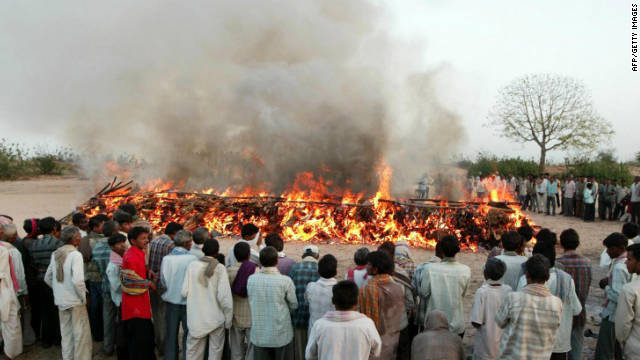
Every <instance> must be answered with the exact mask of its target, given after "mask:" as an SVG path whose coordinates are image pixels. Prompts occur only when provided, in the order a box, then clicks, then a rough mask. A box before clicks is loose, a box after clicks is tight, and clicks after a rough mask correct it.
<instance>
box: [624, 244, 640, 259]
mask: <svg viewBox="0 0 640 360" xmlns="http://www.w3.org/2000/svg"><path fill="white" fill-rule="evenodd" d="M627 253H629V254H630V255H631V256H633V258H634V259H636V260H637V261H640V244H633V245H629V247H627Z"/></svg>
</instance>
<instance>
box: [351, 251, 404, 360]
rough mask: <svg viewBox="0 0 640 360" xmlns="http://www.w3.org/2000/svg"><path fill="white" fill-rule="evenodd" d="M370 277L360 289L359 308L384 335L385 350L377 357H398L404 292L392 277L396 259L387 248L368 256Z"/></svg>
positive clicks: (381, 335) (379, 332)
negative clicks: (394, 259)
mask: <svg viewBox="0 0 640 360" xmlns="http://www.w3.org/2000/svg"><path fill="white" fill-rule="evenodd" d="M367 271H368V272H369V280H368V281H367V283H366V284H365V286H363V287H362V288H361V289H360V295H359V297H358V306H359V311H360V312H361V313H363V314H365V315H367V316H368V317H369V318H371V320H373V322H374V323H375V325H376V328H377V329H378V334H380V338H381V339H382V350H381V352H380V356H379V357H377V358H376V359H395V358H396V351H397V348H398V342H399V340H400V331H401V330H402V318H403V315H404V313H405V309H404V292H403V290H402V287H401V286H400V285H398V284H397V283H395V281H393V278H392V277H391V274H392V273H393V259H392V258H391V256H390V255H389V254H388V253H387V252H386V251H374V252H371V253H369V255H368V256H367Z"/></svg>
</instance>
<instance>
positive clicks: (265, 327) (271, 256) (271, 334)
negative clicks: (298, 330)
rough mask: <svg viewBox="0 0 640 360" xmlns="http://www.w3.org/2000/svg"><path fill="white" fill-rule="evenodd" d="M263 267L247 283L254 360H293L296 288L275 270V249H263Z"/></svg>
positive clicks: (261, 258) (261, 255) (289, 280)
mask: <svg viewBox="0 0 640 360" xmlns="http://www.w3.org/2000/svg"><path fill="white" fill-rule="evenodd" d="M260 263H261V264H262V270H260V271H259V272H257V273H255V274H253V275H252V276H251V277H249V281H248V282H247V293H248V295H249V304H250V306H251V343H252V344H253V356H254V360H263V359H269V360H276V359H278V360H280V359H282V360H291V359H293V351H292V350H293V349H292V346H291V345H292V340H293V328H292V326H291V321H290V318H291V314H290V311H291V310H295V309H296V308H297V307H298V301H297V300H296V288H295V285H294V284H293V281H292V280H291V278H289V277H287V276H284V275H281V274H280V272H279V271H278V269H277V268H276V266H277V265H278V251H277V250H276V249H274V248H272V247H271V246H267V247H265V248H264V249H262V250H261V251H260ZM305 346H306V344H305Z"/></svg>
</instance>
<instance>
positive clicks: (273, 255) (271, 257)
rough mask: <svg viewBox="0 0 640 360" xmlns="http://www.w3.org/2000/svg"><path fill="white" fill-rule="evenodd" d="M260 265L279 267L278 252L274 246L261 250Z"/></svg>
mask: <svg viewBox="0 0 640 360" xmlns="http://www.w3.org/2000/svg"><path fill="white" fill-rule="evenodd" d="M260 264H262V267H273V266H276V265H278V250H276V248H274V247H272V246H267V247H265V248H264V249H262V250H260Z"/></svg>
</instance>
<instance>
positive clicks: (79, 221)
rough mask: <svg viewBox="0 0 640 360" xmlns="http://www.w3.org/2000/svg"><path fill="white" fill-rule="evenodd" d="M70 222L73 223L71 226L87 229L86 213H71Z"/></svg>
mask: <svg viewBox="0 0 640 360" xmlns="http://www.w3.org/2000/svg"><path fill="white" fill-rule="evenodd" d="M71 222H72V223H73V226H75V227H77V228H79V229H81V230H84V231H87V230H88V229H89V228H88V225H89V219H87V215H86V214H85V213H82V212H77V213H75V214H73V216H72V217H71Z"/></svg>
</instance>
